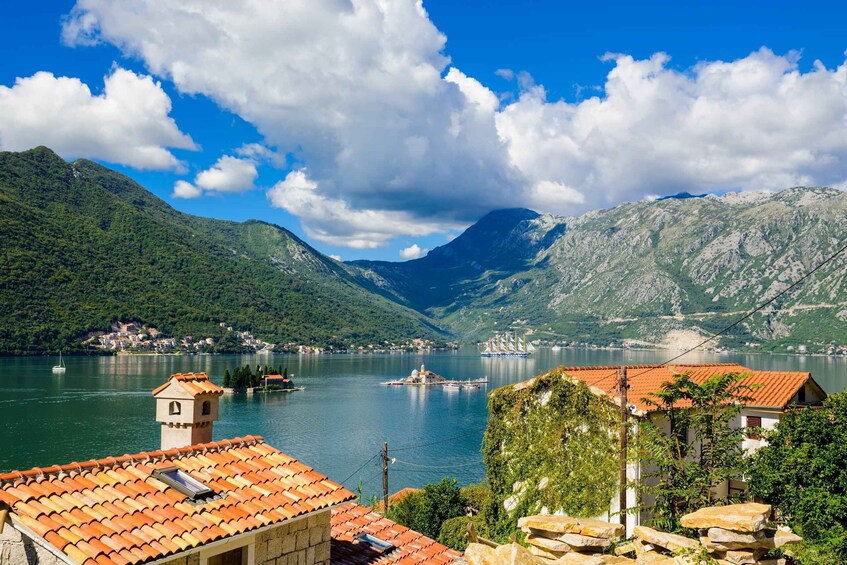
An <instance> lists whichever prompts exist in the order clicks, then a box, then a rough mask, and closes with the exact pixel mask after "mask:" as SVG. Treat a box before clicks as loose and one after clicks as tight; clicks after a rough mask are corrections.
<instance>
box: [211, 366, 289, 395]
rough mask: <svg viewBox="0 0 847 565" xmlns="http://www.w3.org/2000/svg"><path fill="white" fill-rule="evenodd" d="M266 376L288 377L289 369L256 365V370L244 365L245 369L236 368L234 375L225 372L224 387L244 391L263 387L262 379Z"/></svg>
mask: <svg viewBox="0 0 847 565" xmlns="http://www.w3.org/2000/svg"><path fill="white" fill-rule="evenodd" d="M265 375H282V376H283V377H288V369H283V368H282V365H280V366H279V367H269V366H268V365H265V366H264V367H262V366H260V365H256V368H255V369H254V368H253V367H251V366H250V365H244V366H243V367H236V368H235V370H234V371H233V372H232V373H230V372H229V369H227V370H226V371H224V379H223V387H224V388H234V389H243V388H248V387H257V386H262V384H263V380H262V378H263V377H264V376H265Z"/></svg>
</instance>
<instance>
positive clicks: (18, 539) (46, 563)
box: [0, 523, 64, 565]
mask: <svg viewBox="0 0 847 565" xmlns="http://www.w3.org/2000/svg"><path fill="white" fill-rule="evenodd" d="M0 527H2V525H0ZM0 563H2V564H4V565H5V564H6V563H9V564H12V563H13V564H14V565H64V564H63V562H62V561H61V560H60V559H59V558H58V557H56V556H55V555H53V554H52V553H50V552H49V551H48V550H47V549H45V548H44V547H42V546H41V545H39V544H38V543H37V542H35V541H34V540H33V539H32V538H30V537H29V536H26V535H24V534H22V533H21V532H19V531H18V530H16V529H15V528H13V527H12V525H11V524H9V523H6V525H5V527H3V532H2V533H0Z"/></svg>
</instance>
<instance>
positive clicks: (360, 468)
mask: <svg viewBox="0 0 847 565" xmlns="http://www.w3.org/2000/svg"><path fill="white" fill-rule="evenodd" d="M380 455H382V452H381V451H377V452H376V453H375V454H374V456H373V457H371V458H370V459H368V460H367V461H365V462H364V463H362V466H361V467H359V468H358V469H356V470H355V471H353V472H352V473H350V475H349V476H348V477H347V478H346V479H344V480H343V481H341V484H344V483H346V482H347V481H349V480H350V479H351V478H353V475H355V474H356V473H358V472H359V471H361V470H362V469H364V468H365V465H367V464H368V463H370V462H371V461H373V460H374V459H376V458H377V457H379V456H380Z"/></svg>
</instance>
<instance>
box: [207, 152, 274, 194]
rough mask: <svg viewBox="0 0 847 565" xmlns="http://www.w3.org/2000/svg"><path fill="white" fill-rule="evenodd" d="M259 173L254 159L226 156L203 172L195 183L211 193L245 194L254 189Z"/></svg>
mask: <svg viewBox="0 0 847 565" xmlns="http://www.w3.org/2000/svg"><path fill="white" fill-rule="evenodd" d="M257 176H259V172H258V171H257V170H256V163H255V162H254V161H253V159H250V158H247V159H239V158H238V157H231V156H229V155H224V156H223V157H221V158H220V159H218V160H217V162H216V163H215V164H214V165H212V166H211V167H210V168H208V169H206V170H205V171H201V172H199V173H198V174H197V176H196V177H195V178H194V183H195V184H196V185H197V186H198V187H200V188H203V189H206V190H208V191H211V192H244V191H247V190H251V189H252V188H253V182H254V181H255V180H256V177H257Z"/></svg>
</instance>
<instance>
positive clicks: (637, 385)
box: [514, 363, 814, 412]
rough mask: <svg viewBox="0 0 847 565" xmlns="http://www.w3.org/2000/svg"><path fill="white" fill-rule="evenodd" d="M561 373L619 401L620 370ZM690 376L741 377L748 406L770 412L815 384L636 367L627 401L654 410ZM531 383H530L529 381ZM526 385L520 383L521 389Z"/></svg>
mask: <svg viewBox="0 0 847 565" xmlns="http://www.w3.org/2000/svg"><path fill="white" fill-rule="evenodd" d="M561 370H562V371H563V372H564V373H565V374H567V375H568V376H570V377H572V378H576V379H579V380H581V381H583V382H584V383H585V384H587V385H588V386H590V387H593V388H594V389H595V392H599V393H602V394H606V395H608V396H610V397H612V398H615V399H618V398H620V395H619V393H618V390H617V389H618V384H619V377H618V371H619V370H620V367H611V366H609V367H606V366H601V367H562V368H561ZM683 373H687V374H688V375H689V376H690V378H691V379H692V380H693V381H695V382H697V383H702V382H705V381H706V380H707V379H709V378H710V377H713V376H715V375H723V374H726V373H739V374H740V375H742V376H743V379H742V380H741V381H740V382H741V384H745V385H750V386H753V387H754V389H753V390H752V391H751V392H748V393H745V394H746V395H747V396H749V397H751V400H750V401H748V402H747V405H749V406H757V407H763V408H764V407H767V408H779V409H782V408H785V407H786V406H787V405H788V403H789V402H790V401H791V399H792V397H793V396H794V395H795V394H796V393H797V391H798V390H799V389H800V388H801V387H802V386H803V385H804V384H805V383H806V382H808V381H812V382H814V381H813V380H812V377H811V373H806V372H794V371H753V370H751V369H748V368H747V367H744V366H742V365H738V364H736V363H714V364H707V365H684V364H673V365H636V366H630V367H627V378H628V381H629V385H630V389H629V391H628V395H627V400H628V402H629V403H630V404H635V405H636V407H637V408H638V409H639V410H641V411H643V412H650V411H653V410H655V408H653V407H651V406H650V405H648V404H647V403H645V402H644V398H650V397H652V394H653V393H655V392H658V391H660V390H661V387H662V384H663V383H666V382H670V381H673V379H674V376H675V375H680V374H683ZM527 382H530V381H527ZM522 384H524V383H518V385H514V386H521V385H522Z"/></svg>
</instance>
